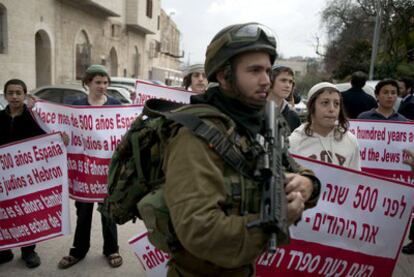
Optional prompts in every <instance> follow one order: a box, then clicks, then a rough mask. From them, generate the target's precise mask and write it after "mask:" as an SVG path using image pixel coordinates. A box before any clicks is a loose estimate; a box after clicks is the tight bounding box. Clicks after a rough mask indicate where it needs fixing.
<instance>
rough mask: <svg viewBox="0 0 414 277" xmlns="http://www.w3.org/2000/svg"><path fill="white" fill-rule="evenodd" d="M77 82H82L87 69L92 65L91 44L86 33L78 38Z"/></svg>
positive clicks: (82, 33)
mask: <svg viewBox="0 0 414 277" xmlns="http://www.w3.org/2000/svg"><path fill="white" fill-rule="evenodd" d="M75 45H76V80H82V77H83V75H84V74H85V71H86V69H87V68H88V66H89V65H90V64H91V44H90V43H89V39H88V35H87V34H86V32H85V31H82V32H80V33H79V35H78V36H77V38H76V44H75Z"/></svg>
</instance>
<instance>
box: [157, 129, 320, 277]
mask: <svg viewBox="0 0 414 277" xmlns="http://www.w3.org/2000/svg"><path fill="white" fill-rule="evenodd" d="M165 153H166V155H165V160H164V172H165V177H166V183H165V187H164V188H165V191H164V195H165V201H166V204H167V206H168V209H169V211H170V216H171V221H172V225H173V227H174V230H175V232H176V235H177V237H178V239H179V241H180V243H181V245H182V247H183V249H181V250H179V251H177V252H174V253H172V260H171V262H170V265H169V273H168V276H254V274H255V261H256V259H257V258H258V257H259V255H260V254H261V253H262V252H263V251H264V250H265V248H266V247H267V244H268V241H269V236H268V235H267V234H266V233H264V232H263V231H262V229H261V228H258V227H253V228H250V229H248V228H247V227H246V225H247V223H249V222H251V221H254V220H256V219H258V218H259V217H260V215H259V213H258V212H259V207H258V206H257V205H254V203H250V204H248V206H251V207H253V208H248V210H249V211H250V210H254V211H255V212H253V213H247V214H246V215H243V216H242V215H240V212H238V211H237V208H238V207H236V209H235V208H234V207H233V209H231V210H230V211H229V210H228V209H227V206H228V203H229V198H230V197H231V192H230V191H229V189H228V187H229V186H228V185H226V184H225V182H228V181H226V178H224V175H225V172H226V174H227V172H228V171H229V170H232V169H229V166H228V165H226V164H225V162H224V161H223V160H222V159H221V158H220V157H219V156H218V154H217V153H216V152H215V151H214V150H212V149H210V148H209V146H208V145H207V144H206V142H204V141H203V140H202V139H200V138H198V137H196V136H194V135H193V134H191V132H190V131H189V130H188V129H186V128H181V129H179V131H178V132H177V134H176V135H175V136H173V137H172V138H171V139H170V141H169V142H168V143H167V146H166V149H165ZM306 173H307V175H309V176H313V173H312V172H310V171H306ZM230 175H231V174H230ZM305 175H306V174H305ZM317 183H318V185H319V182H317ZM317 189H318V190H319V187H318V188H317ZM256 191H258V190H256ZM318 196H319V195H318V194H316V195H315V197H313V199H311V202H310V203H307V205H306V206H307V207H310V206H314V205H316V202H317V198H318ZM252 197H253V198H256V199H257V198H259V199H260V195H259V194H257V193H253V196H252ZM251 202H254V201H251ZM256 202H257V201H256Z"/></svg>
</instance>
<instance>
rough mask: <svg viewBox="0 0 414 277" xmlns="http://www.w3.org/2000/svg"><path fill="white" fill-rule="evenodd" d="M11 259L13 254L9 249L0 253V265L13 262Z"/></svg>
mask: <svg viewBox="0 0 414 277" xmlns="http://www.w3.org/2000/svg"><path fill="white" fill-rule="evenodd" d="M13 257H14V255H13V252H12V251H11V250H10V249H8V250H3V251H0V264H4V263H8V262H10V261H11V260H13Z"/></svg>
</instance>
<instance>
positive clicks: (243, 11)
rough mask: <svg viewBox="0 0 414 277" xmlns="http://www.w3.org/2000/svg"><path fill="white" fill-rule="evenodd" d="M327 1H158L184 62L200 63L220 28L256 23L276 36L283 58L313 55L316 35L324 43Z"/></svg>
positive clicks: (278, 48) (314, 55) (314, 54)
mask: <svg viewBox="0 0 414 277" xmlns="http://www.w3.org/2000/svg"><path fill="white" fill-rule="evenodd" d="M325 5H326V0H161V8H162V9H164V10H165V11H166V13H167V14H169V15H170V17H171V18H172V20H173V21H174V22H175V23H176V24H177V27H178V29H179V30H180V32H181V45H180V47H181V49H182V50H184V52H185V56H184V59H183V62H184V64H187V63H188V62H189V63H190V64H193V63H203V62H204V57H205V52H206V48H207V45H208V44H209V43H210V41H211V39H212V38H213V37H214V35H215V34H216V33H218V32H219V31H220V30H221V29H222V28H224V27H226V26H228V25H230V24H236V23H244V22H252V21H254V22H259V23H262V24H264V25H267V26H268V27H270V28H271V29H272V30H273V32H274V33H275V35H276V39H277V50H278V53H279V54H281V55H282V56H283V57H284V58H288V57H294V56H303V57H316V56H317V55H316V53H315V46H316V37H317V36H318V37H320V38H321V42H322V44H323V41H324V37H325V34H324V30H323V28H322V26H321V12H322V10H323V9H324V7H325Z"/></svg>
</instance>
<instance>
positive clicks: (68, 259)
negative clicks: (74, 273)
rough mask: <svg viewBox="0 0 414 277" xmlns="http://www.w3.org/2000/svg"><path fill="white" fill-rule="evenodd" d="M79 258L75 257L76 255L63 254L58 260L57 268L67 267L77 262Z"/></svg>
mask: <svg viewBox="0 0 414 277" xmlns="http://www.w3.org/2000/svg"><path fill="white" fill-rule="evenodd" d="M80 260H82V259H79V258H76V257H74V256H71V255H69V256H65V257H63V258H62V259H61V260H60V261H59V263H58V268H59V269H66V268H69V267H71V266H72V265H74V264H77V263H78V262H79V261H80Z"/></svg>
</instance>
